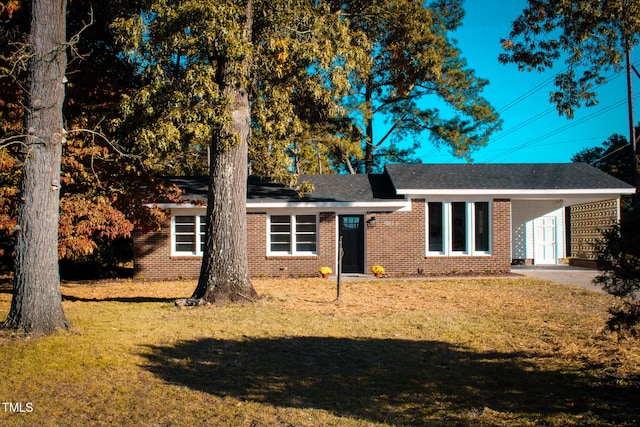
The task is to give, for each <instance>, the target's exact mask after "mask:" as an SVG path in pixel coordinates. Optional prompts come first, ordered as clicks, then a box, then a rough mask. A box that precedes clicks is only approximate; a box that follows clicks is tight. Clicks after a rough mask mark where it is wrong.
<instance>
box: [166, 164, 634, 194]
mask: <svg viewBox="0 0 640 427" xmlns="http://www.w3.org/2000/svg"><path fill="white" fill-rule="evenodd" d="M167 180H168V181H169V182H172V183H174V184H176V185H177V186H178V187H180V188H181V189H183V190H184V192H185V193H184V194H183V198H184V199H185V200H191V201H195V200H197V201H203V202H206V201H207V177H184V178H181V177H174V178H167ZM298 182H308V183H309V184H312V185H313V186H314V191H313V192H312V193H310V194H306V195H305V196H304V197H302V198H300V197H299V196H298V193H297V192H296V190H295V189H293V188H288V187H285V186H284V185H283V184H278V183H274V182H272V181H268V180H264V179H260V178H259V177H256V176H251V177H249V180H248V188H247V202H249V203H278V202H282V203H305V202H306V203H352V202H389V201H398V200H403V196H402V195H398V194H397V192H396V191H399V192H402V190H417V191H421V190H424V191H428V190H496V191H500V190H523V191H524V190H580V189H586V190H605V189H609V190H611V189H623V190H624V189H627V190H630V189H633V187H632V186H631V185H629V184H627V183H625V182H623V181H620V180H619V179H617V178H614V177H612V176H611V175H608V174H606V173H604V172H601V171H600V170H599V169H596V168H595V167H593V166H590V165H588V164H586V163H541V164H402V165H387V166H386V173H384V174H377V175H361V174H359V175H300V176H299V178H298Z"/></svg>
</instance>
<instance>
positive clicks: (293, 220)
mask: <svg viewBox="0 0 640 427" xmlns="http://www.w3.org/2000/svg"><path fill="white" fill-rule="evenodd" d="M272 216H288V217H289V221H290V222H289V223H290V225H291V228H290V230H289V233H288V234H289V244H290V248H291V250H289V251H273V250H271V217H272ZM298 216H313V217H315V227H316V229H315V246H316V250H315V251H298V250H297V243H298V242H297V241H296V237H297V234H298V233H297V230H296V225H297V222H296V218H297V217H298ZM319 235H320V223H319V215H318V214H317V213H316V212H297V213H291V212H282V213H280V212H279V213H270V214H268V215H267V255H269V256H317V255H318V246H319V244H320V242H319V240H320V239H319Z"/></svg>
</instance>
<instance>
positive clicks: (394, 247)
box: [366, 200, 511, 276]
mask: <svg viewBox="0 0 640 427" xmlns="http://www.w3.org/2000/svg"><path fill="white" fill-rule="evenodd" d="M491 212H492V234H491V236H492V243H491V244H492V246H491V247H492V255H486V256H456V257H445V256H425V245H426V237H425V202H424V200H412V207H411V211H410V212H392V213H375V214H367V219H369V218H371V217H372V216H375V217H376V225H375V226H374V227H367V238H366V251H367V266H366V268H367V271H370V268H371V266H373V265H376V264H379V265H382V266H383V267H384V269H385V273H386V274H391V275H409V276H414V275H421V274H425V275H445V274H463V273H469V272H476V273H505V272H508V271H510V270H511V232H510V230H511V228H510V223H511V202H510V201H509V200H494V201H493V203H492V210H491Z"/></svg>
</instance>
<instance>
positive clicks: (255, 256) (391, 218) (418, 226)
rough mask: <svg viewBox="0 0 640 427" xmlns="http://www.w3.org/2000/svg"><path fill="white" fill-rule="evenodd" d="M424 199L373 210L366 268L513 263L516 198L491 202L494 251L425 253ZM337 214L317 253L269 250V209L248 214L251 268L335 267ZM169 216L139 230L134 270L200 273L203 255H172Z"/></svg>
mask: <svg viewBox="0 0 640 427" xmlns="http://www.w3.org/2000/svg"><path fill="white" fill-rule="evenodd" d="M424 209H425V203H424V200H413V201H412V209H411V211H410V212H392V213H369V214H367V215H366V219H369V218H371V217H372V216H375V217H376V225H375V226H374V227H370V226H368V227H367V228H366V242H365V247H366V252H367V260H366V269H367V272H369V271H370V270H369V269H370V268H371V266H372V265H375V264H379V265H382V266H383V267H384V268H385V270H386V273H387V274H390V275H403V274H404V275H409V276H414V275H418V274H425V275H443V274H452V273H453V274H455V273H458V274H463V273H469V272H476V273H504V272H508V271H509V270H510V268H511V232H510V229H511V228H510V227H511V226H510V221H511V202H510V201H509V200H494V201H493V203H492V234H491V236H492V255H487V256H458V257H439V256H430V257H427V256H425V244H426V242H425V211H424ZM336 223H337V221H336V214H335V213H333V212H322V213H320V217H319V233H320V238H319V247H318V255H316V256H304V257H300V256H294V257H291V256H267V215H266V214H265V213H248V214H247V250H248V261H249V273H250V274H251V275H252V276H254V277H259V276H266V277H271V276H315V275H317V274H318V268H319V267H323V266H327V267H331V268H332V270H333V272H334V274H335V273H336V246H337V244H336V238H337V231H336ZM169 232H170V221H169V220H167V221H166V223H165V225H164V226H163V230H162V232H159V233H147V234H141V233H136V234H135V236H134V260H135V276H136V277H145V278H148V279H174V278H177V277H184V278H195V277H197V276H198V274H199V272H200V263H201V258H200V257H171V256H170V253H171V252H170V251H171V248H170V245H171V238H170V235H169Z"/></svg>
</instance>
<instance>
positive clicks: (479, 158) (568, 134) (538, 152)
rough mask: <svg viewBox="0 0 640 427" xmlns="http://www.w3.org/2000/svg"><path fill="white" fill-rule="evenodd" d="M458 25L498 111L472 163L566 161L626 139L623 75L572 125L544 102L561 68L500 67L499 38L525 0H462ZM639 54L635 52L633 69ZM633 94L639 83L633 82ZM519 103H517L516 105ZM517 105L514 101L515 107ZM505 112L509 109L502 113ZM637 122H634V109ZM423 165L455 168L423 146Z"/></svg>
mask: <svg viewBox="0 0 640 427" xmlns="http://www.w3.org/2000/svg"><path fill="white" fill-rule="evenodd" d="M464 5H465V11H466V16H465V18H464V21H463V26H462V27H461V28H460V29H459V31H457V32H456V34H455V38H456V39H457V40H458V45H459V47H460V49H461V51H462V54H463V56H464V57H465V58H466V59H467V62H468V65H469V67H470V68H472V69H474V70H476V74H477V75H478V76H480V77H483V78H486V79H488V80H489V82H490V83H489V85H488V87H486V88H485V90H484V94H485V97H486V98H487V99H488V100H489V102H491V104H492V105H493V106H494V108H496V109H497V110H498V112H500V115H501V117H502V120H503V122H504V123H503V127H502V131H501V132H499V133H496V134H494V135H493V136H492V137H491V139H490V141H489V143H488V145H487V146H485V147H483V148H481V149H479V150H477V151H475V152H474V153H473V155H472V157H473V160H474V162H476V163H554V162H560V163H564V162H570V161H571V157H572V156H573V155H574V154H575V153H577V152H578V151H580V150H581V149H583V148H591V147H595V146H598V145H600V144H601V143H602V142H603V141H605V140H606V139H607V138H608V137H609V136H611V135H612V134H614V133H618V134H621V135H624V136H625V137H627V138H628V133H629V130H628V111H627V101H626V99H627V97H626V93H627V92H626V77H625V74H624V72H622V73H619V74H618V75H615V74H613V75H608V77H610V80H609V82H608V83H607V84H606V85H604V86H602V87H600V88H599V89H598V100H599V105H598V106H596V107H589V108H582V109H580V110H577V111H576V113H575V116H574V118H573V119H572V120H568V119H565V118H564V117H560V116H559V115H558V113H557V112H556V110H555V108H554V106H553V105H552V104H551V103H549V101H548V99H549V92H550V90H552V89H553V87H554V86H553V76H554V75H555V73H557V72H558V71H559V70H562V69H563V68H564V65H563V64H562V63H558V64H557V65H555V66H554V67H553V69H551V70H548V71H547V72H545V73H538V72H526V71H518V69H517V66H516V65H514V64H509V65H502V64H500V63H499V62H498V59H497V58H498V55H499V54H500V53H501V51H502V47H501V45H500V39H501V38H506V37H508V35H509V31H510V29H511V22H512V21H513V20H514V19H515V18H516V17H517V16H518V15H519V14H520V12H521V11H522V9H523V8H524V6H525V5H526V1H525V0H487V1H482V0H467V1H466V2H465V4H464ZM638 60H640V51H636V58H635V61H634V60H633V59H632V61H633V62H635V63H636V64H637V63H638V62H639V61H638ZM633 85H634V93H635V94H637V93H638V89H640V79H638V78H637V77H634V81H633ZM518 100H519V101H518ZM515 101H518V102H515ZM505 107H509V108H505ZM635 109H636V123H637V122H638V117H639V115H638V111H639V109H638V107H636V108H635ZM418 157H420V159H421V160H422V162H423V163H460V162H464V160H460V159H457V158H456V157H454V156H453V155H452V154H450V152H449V150H447V148H446V147H442V148H440V149H439V150H437V149H435V148H434V147H433V146H432V145H430V144H429V143H425V144H424V145H423V147H422V148H421V150H420V151H419V155H418Z"/></svg>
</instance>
